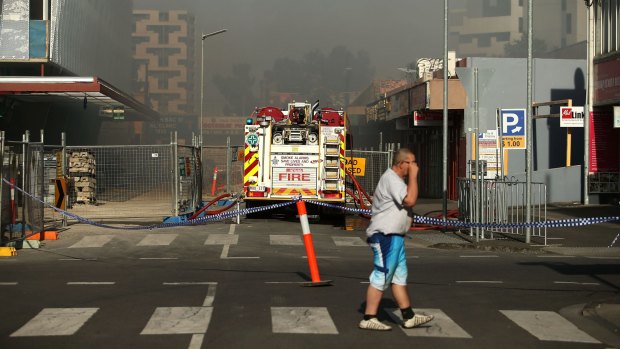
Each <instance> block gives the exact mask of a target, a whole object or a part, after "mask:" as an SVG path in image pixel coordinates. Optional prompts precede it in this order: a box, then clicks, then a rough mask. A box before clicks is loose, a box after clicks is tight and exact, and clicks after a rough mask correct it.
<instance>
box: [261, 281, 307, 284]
mask: <svg viewBox="0 0 620 349" xmlns="http://www.w3.org/2000/svg"><path fill="white" fill-rule="evenodd" d="M265 283H266V284H272V285H279V284H299V283H300V282H295V281H265Z"/></svg>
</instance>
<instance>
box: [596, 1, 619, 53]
mask: <svg viewBox="0 0 620 349" xmlns="http://www.w3.org/2000/svg"><path fill="white" fill-rule="evenodd" d="M619 1H620V0H608V1H604V2H603V3H602V4H601V5H600V6H596V7H595V11H596V35H597V36H598V40H597V43H596V46H597V47H596V51H597V52H598V54H605V53H609V52H614V51H618V50H619V49H620V45H619V43H618V19H619V16H620V13H619V12H620V11H619V10H620V9H619V7H620V4H619Z"/></svg>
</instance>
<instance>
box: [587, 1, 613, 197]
mask: <svg viewBox="0 0 620 349" xmlns="http://www.w3.org/2000/svg"><path fill="white" fill-rule="evenodd" d="M586 4H587V5H590V6H591V7H590V9H591V10H592V11H593V12H592V17H593V20H594V26H593V28H592V29H593V33H592V35H591V36H590V38H591V39H592V40H593V44H592V45H591V47H592V48H593V52H592V56H593V57H592V58H593V62H592V64H593V76H592V78H593V79H592V80H593V81H592V85H593V86H591V91H590V94H591V98H592V101H591V102H592V105H593V109H592V114H591V116H592V117H591V118H590V123H589V126H590V132H589V134H590V142H589V149H588V150H589V168H588V174H589V181H588V192H589V193H590V197H591V198H592V197H596V196H601V197H602V198H603V199H605V197H606V199H607V200H613V202H614V203H617V202H618V197H619V196H620V141H619V139H620V131H619V130H620V1H619V0H588V1H586ZM595 194H598V195H595Z"/></svg>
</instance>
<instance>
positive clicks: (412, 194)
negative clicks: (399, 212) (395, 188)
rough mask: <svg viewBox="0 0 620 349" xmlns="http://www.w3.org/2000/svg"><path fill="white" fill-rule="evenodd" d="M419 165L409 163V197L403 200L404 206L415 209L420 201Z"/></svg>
mask: <svg viewBox="0 0 620 349" xmlns="http://www.w3.org/2000/svg"><path fill="white" fill-rule="evenodd" d="M418 171H419V168H418V164H416V163H415V162H411V163H409V175H408V180H407V196H405V198H404V199H403V206H405V207H413V206H414V205H415V203H416V202H417V201H418Z"/></svg>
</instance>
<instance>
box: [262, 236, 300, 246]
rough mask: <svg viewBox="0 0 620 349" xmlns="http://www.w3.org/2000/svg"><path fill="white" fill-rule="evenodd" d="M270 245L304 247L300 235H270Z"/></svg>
mask: <svg viewBox="0 0 620 349" xmlns="http://www.w3.org/2000/svg"><path fill="white" fill-rule="evenodd" d="M269 244H270V245H283V246H303V244H304V243H303V242H302V241H301V236H299V235H269Z"/></svg>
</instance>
